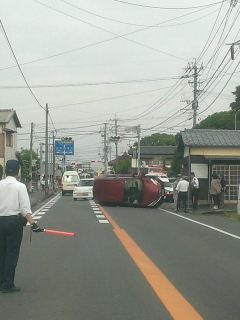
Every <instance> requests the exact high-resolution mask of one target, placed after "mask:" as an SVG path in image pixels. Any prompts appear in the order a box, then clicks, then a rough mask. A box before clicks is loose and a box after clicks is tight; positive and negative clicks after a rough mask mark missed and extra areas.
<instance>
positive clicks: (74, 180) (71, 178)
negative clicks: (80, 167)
mask: <svg viewBox="0 0 240 320" xmlns="http://www.w3.org/2000/svg"><path fill="white" fill-rule="evenodd" d="M79 181H80V178H79V175H78V173H77V171H65V172H64V174H63V176H62V184H61V187H62V195H63V196H64V195H65V194H66V193H71V194H72V193H73V190H74V188H75V187H76V186H78V184H79Z"/></svg>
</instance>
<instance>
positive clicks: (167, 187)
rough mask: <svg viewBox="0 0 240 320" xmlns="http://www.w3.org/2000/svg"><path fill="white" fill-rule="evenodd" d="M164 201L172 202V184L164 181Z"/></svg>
mask: <svg viewBox="0 0 240 320" xmlns="http://www.w3.org/2000/svg"><path fill="white" fill-rule="evenodd" d="M163 185H164V191H165V194H164V201H168V202H173V186H172V184H171V183H170V182H168V181H164V182H163Z"/></svg>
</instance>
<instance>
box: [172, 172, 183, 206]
mask: <svg viewBox="0 0 240 320" xmlns="http://www.w3.org/2000/svg"><path fill="white" fill-rule="evenodd" d="M180 179H181V175H180V174H178V175H177V176H176V180H175V181H174V182H173V201H174V202H173V211H177V204H178V191H177V190H176V188H177V185H178V182H179V181H180Z"/></svg>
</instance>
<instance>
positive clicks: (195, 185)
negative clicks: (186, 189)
mask: <svg viewBox="0 0 240 320" xmlns="http://www.w3.org/2000/svg"><path fill="white" fill-rule="evenodd" d="M190 177H191V196H192V206H193V210H194V211H195V210H197V207H198V194H199V181H198V178H197V177H195V173H194V172H191V175H190Z"/></svg>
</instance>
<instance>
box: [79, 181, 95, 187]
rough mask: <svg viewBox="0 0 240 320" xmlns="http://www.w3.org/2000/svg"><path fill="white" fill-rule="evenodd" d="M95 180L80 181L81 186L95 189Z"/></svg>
mask: <svg viewBox="0 0 240 320" xmlns="http://www.w3.org/2000/svg"><path fill="white" fill-rule="evenodd" d="M93 184H94V180H80V186H82V187H93Z"/></svg>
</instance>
